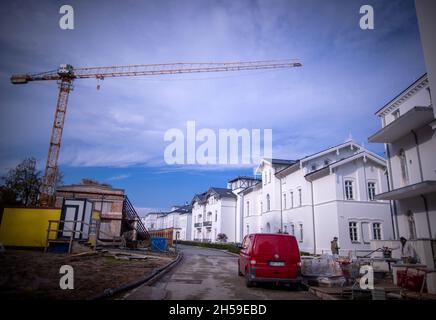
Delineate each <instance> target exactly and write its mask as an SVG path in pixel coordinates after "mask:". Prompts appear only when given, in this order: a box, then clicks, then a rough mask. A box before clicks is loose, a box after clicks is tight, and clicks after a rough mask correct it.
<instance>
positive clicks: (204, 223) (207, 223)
mask: <svg viewBox="0 0 436 320" xmlns="http://www.w3.org/2000/svg"><path fill="white" fill-rule="evenodd" d="M203 226H205V227H211V226H212V221H205V222H203Z"/></svg>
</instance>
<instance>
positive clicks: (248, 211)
mask: <svg viewBox="0 0 436 320" xmlns="http://www.w3.org/2000/svg"><path fill="white" fill-rule="evenodd" d="M249 215H250V201H247V217H248V216H249Z"/></svg>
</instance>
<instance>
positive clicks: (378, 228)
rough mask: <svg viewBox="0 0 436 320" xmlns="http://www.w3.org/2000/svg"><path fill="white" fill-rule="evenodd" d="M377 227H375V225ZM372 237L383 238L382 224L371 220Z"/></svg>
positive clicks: (374, 238)
mask: <svg viewBox="0 0 436 320" xmlns="http://www.w3.org/2000/svg"><path fill="white" fill-rule="evenodd" d="M377 225H378V227H377V228H376V226H377ZM371 229H372V239H373V240H383V226H382V223H381V222H373V223H372V228H371ZM376 230H377V231H378V232H379V234H378V237H376V236H375V235H376Z"/></svg>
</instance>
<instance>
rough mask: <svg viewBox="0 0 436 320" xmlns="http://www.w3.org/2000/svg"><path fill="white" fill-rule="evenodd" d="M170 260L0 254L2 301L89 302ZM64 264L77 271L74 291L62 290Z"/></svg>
mask: <svg viewBox="0 0 436 320" xmlns="http://www.w3.org/2000/svg"><path fill="white" fill-rule="evenodd" d="M169 261H171V260H170V259H168V257H159V256H153V257H150V258H147V259H146V260H130V261H129V260H117V259H115V258H113V257H110V256H107V255H103V254H99V255H93V256H76V257H73V256H67V255H64V254H55V253H46V254H44V253H42V252H38V251H24V250H7V251H6V253H4V254H2V255H0V298H2V299H89V298H91V297H93V296H95V295H97V294H100V293H102V292H103V291H104V290H105V289H107V288H116V287H119V286H122V285H125V284H128V283H131V282H134V281H135V280H137V279H139V278H141V277H144V276H146V275H147V274H149V273H151V272H152V271H153V269H154V268H158V267H160V266H163V265H165V264H167V263H168V262H169ZM62 265H71V266H72V267H73V268H74V289H73V290H62V289H60V287H59V280H60V278H61V276H62V275H61V274H60V273H59V269H60V267H61V266H62Z"/></svg>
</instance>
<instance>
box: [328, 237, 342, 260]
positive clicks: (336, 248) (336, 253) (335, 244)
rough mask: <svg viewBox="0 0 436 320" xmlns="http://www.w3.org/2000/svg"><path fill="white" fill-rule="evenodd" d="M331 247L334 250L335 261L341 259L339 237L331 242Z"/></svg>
mask: <svg viewBox="0 0 436 320" xmlns="http://www.w3.org/2000/svg"><path fill="white" fill-rule="evenodd" d="M330 244H331V245H330V247H331V250H332V255H333V259H335V260H336V259H337V258H338V257H339V249H340V248H339V246H338V237H334V238H333V241H331V242H330Z"/></svg>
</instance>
